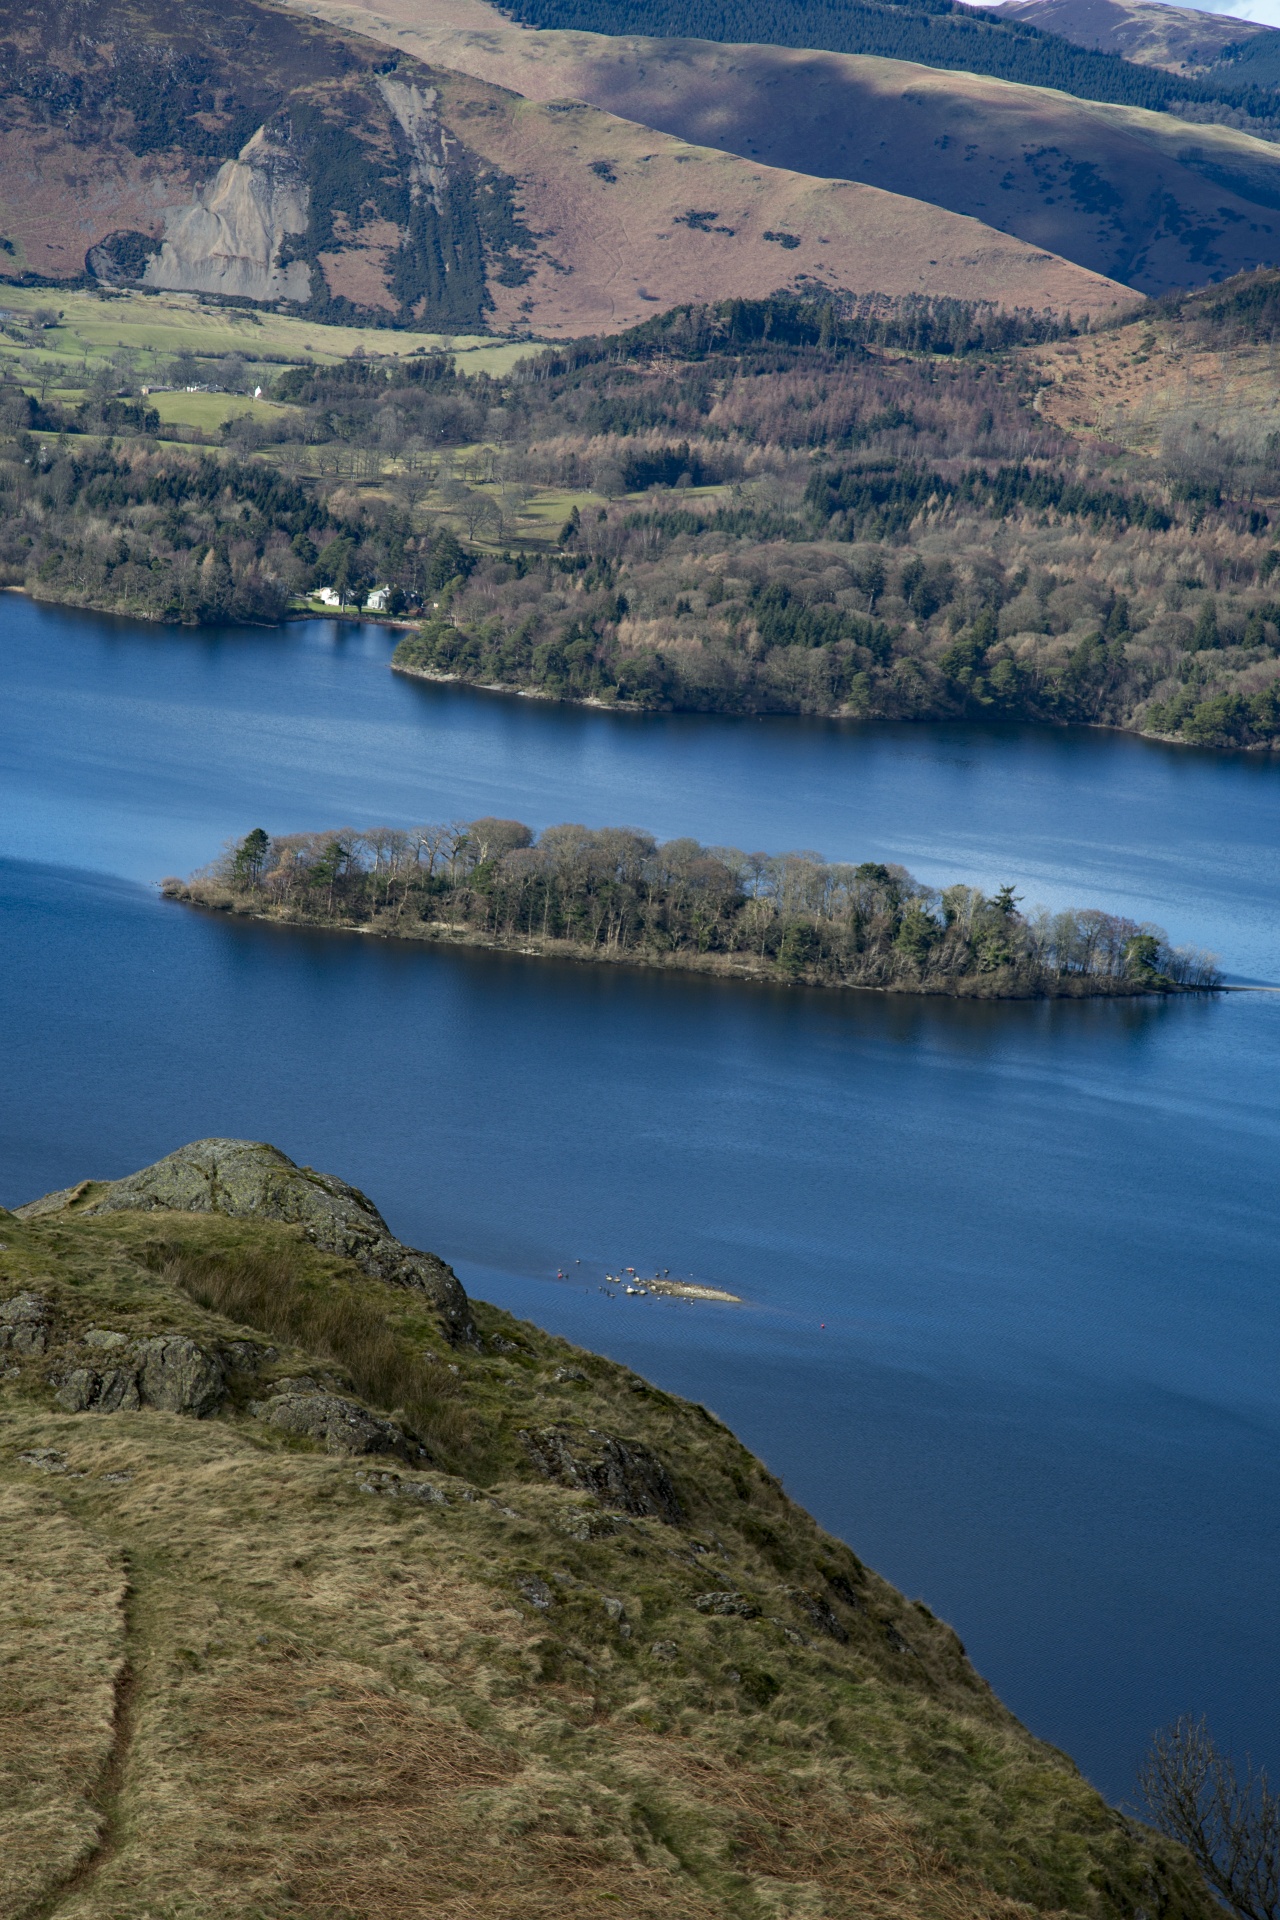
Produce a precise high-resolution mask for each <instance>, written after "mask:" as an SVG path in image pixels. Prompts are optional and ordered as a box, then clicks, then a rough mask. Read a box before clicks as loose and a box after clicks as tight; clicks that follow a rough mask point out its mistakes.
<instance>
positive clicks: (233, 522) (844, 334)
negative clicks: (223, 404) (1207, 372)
mask: <svg viewBox="0 0 1280 1920" xmlns="http://www.w3.org/2000/svg"><path fill="white" fill-rule="evenodd" d="M1150 311H1151V312H1153V313H1158V314H1159V315H1160V316H1161V324H1162V325H1166V326H1172V327H1175V328H1177V329H1179V330H1180V331H1181V333H1183V334H1185V335H1186V337H1187V338H1188V339H1190V340H1192V341H1193V342H1194V341H1196V340H1199V339H1200V338H1201V337H1206V338H1210V339H1217V340H1225V341H1230V340H1233V339H1237V338H1238V339H1239V340H1240V342H1241V343H1242V344H1248V343H1256V342H1258V341H1267V340H1269V339H1271V337H1272V336H1273V334H1274V333H1275V331H1276V328H1277V325H1278V324H1280V322H1278V315H1280V275H1276V274H1260V275H1252V276H1248V277H1246V278H1244V279H1243V280H1242V281H1240V282H1237V283H1234V284H1232V285H1228V286H1227V287H1225V288H1222V289H1214V290H1213V291H1212V292H1211V293H1208V294H1204V295H1198V296H1194V297H1191V298H1187V297H1183V298H1181V299H1179V300H1174V301H1169V302H1165V303H1162V305H1161V306H1160V307H1159V308H1153V309H1151V310H1150ZM1144 324H1146V323H1144V322H1141V321H1139V322H1135V323H1133V333H1132V338H1133V348H1132V357H1134V358H1139V359H1140V358H1141V357H1142V354H1141V351H1140V349H1141V348H1142V334H1141V332H1140V328H1141V327H1142V326H1143V325H1144ZM1064 331H1065V329H1064V327H1063V326H1061V325H1058V326H1053V325H1050V324H1049V323H1047V322H1046V321H1044V320H1043V318H1040V317H1036V316H1017V315H1003V314H998V313H995V312H993V311H991V310H984V309H981V308H977V309H975V308H972V307H966V306H963V305H962V304H960V303H957V302H940V301H914V302H912V301H899V302H891V301H884V300H879V301H877V300H866V301H861V302H850V303H846V304H845V305H844V306H843V307H841V306H839V305H838V304H836V303H832V302H831V301H822V302H818V301H806V300H801V299H795V298H790V297H787V298H781V297H780V298H776V299H774V300H772V301H759V302H744V301H734V302H726V303H724V304H723V305H722V306H719V307H714V308H700V309H686V310H683V311H681V312H677V313H675V314H672V315H665V316H662V317H661V318H660V319H658V320H655V321H653V322H649V323H647V324H646V325H645V326H642V327H638V328H636V329H635V330H633V332H631V333H629V334H624V335H621V336H617V337H614V338H609V339H601V340H591V341H583V342H579V343H577V344H576V345H573V346H569V347H557V348H554V349H551V350H547V351H544V352H540V353H534V354H532V355H531V356H530V357H529V358H527V359H525V360H523V361H519V362H517V363H516V365H515V367H514V368H513V370H512V371H511V372H510V373H509V374H508V375H506V376H504V377H503V378H501V379H499V378H494V377H490V376H488V375H484V374H479V375H467V374H465V373H463V372H461V371H459V369H458V366H457V365H456V363H455V361H454V359H453V357H452V356H451V355H450V354H448V353H446V352H435V353H422V354H418V355H412V356H409V357H406V358H404V359H399V358H394V357H386V358H382V357H374V356H362V357H352V358H351V359H349V360H346V361H344V362H341V363H339V364H337V365H327V366H326V365H319V364H316V363H311V362H309V363H307V364H302V365H296V364H295V365H289V366H284V367H281V366H275V367H262V368H261V369H259V370H258V371H257V372H253V371H250V370H247V369H246V367H245V366H244V364H243V363H241V364H240V365H239V366H237V365H235V364H233V363H230V362H227V363H222V364H219V363H216V362H205V363H198V362H196V361H195V360H191V359H189V364H187V365H186V366H185V367H184V368H182V369H180V373H181V375H182V377H184V378H190V377H192V376H194V377H196V378H198V379H201V380H203V381H207V382H209V383H210V384H214V383H217V384H221V385H223V386H224V387H226V388H235V387H237V386H239V387H241V388H243V387H244V386H245V385H246V384H247V383H248V382H249V381H250V380H254V381H258V380H261V381H264V382H266V383H267V390H268V393H269V395H270V397H271V400H272V402H273V404H272V405H271V406H270V408H269V409H267V408H259V409H257V410H256V411H254V412H251V413H245V414H244V415H242V416H241V417H238V418H232V419H231V420H230V422H229V424H228V425H227V426H226V427H225V428H224V429H223V430H222V432H221V434H220V435H219V436H217V437H216V443H215V441H214V440H212V439H211V437H210V436H209V435H207V434H204V433H201V432H200V431H199V430H197V429H190V430H183V429H164V430H163V432H162V429H161V427H160V423H159V420H158V416H157V412H156V407H155V404H154V396H149V395H147V394H144V393H142V392H141V391H140V390H139V389H138V386H137V383H136V380H135V381H133V382H131V381H130V380H129V379H128V378H122V371H125V370H122V368H121V367H120V366H119V365H112V366H110V367H107V368H103V369H100V370H99V371H98V372H96V373H95V374H94V375H93V376H92V377H91V378H90V379H89V380H88V382H87V383H85V382H83V380H82V384H81V386H80V387H79V388H77V389H76V390H74V391H67V390H65V389H63V390H55V389H54V388H53V387H52V386H50V384H49V382H48V381H47V380H43V379H42V380H41V381H40V382H38V383H36V382H33V381H31V380H29V379H28V380H22V381H20V380H19V379H17V378H15V377H14V375H13V374H12V373H10V374H9V375H8V376H7V379H6V382H5V384H4V385H3V386H0V501H2V502H3V509H4V510H3V516H2V517H0V584H7V585H22V586H25V587H26V588H27V589H28V590H29V591H31V592H33V593H34V594H36V595H37V596H40V597H44V598H48V599H53V600H58V601H63V602H69V603H72V604H80V605H85V606H95V607H103V608H108V609H112V610H115V611H119V612H122V613H130V614H136V615H142V616H145V617H149V618H154V619H162V620H175V621H188V622H200V621H218V620H226V619H239V620H251V621H263V622H268V621H273V620H276V619H278V618H280V617H281V616H282V615H283V614H284V613H285V612H286V611H288V610H290V609H292V608H299V607H302V606H305V605H306V604H307V603H308V596H309V595H312V594H314V593H315V592H316V591H318V590H320V589H325V590H327V591H328V592H329V593H330V594H331V595H334V596H336V597H337V599H338V600H340V601H341V602H342V603H344V604H345V605H348V606H350V607H353V608H355V607H360V606H362V605H363V603H364V600H365V598H366V597H367V596H368V594H369V593H370V591H371V590H372V589H373V588H375V587H380V588H382V589H384V590H385V592H384V594H383V596H381V599H380V604H381V606H382V608H383V610H384V611H385V612H387V613H388V614H390V615H392V616H395V615H397V614H399V615H401V616H403V617H404V619H405V620H406V624H407V626H408V631H407V633H406V636H405V638H404V641H403V643H402V645H401V646H400V648H399V650H398V653H397V659H396V664H397V665H398V666H399V667H401V668H402V669H404V670H406V671H410V672H418V673H423V674H427V675H437V676H438V675H444V676H449V677H457V678H462V679H466V680H470V681H473V682H477V683H480V684H484V685H492V686H500V687H512V688H520V689H524V690H536V691H539V692H543V693H546V694H550V695H553V696H555V697H558V698H567V699H589V700H600V701H605V702H624V703H628V704H630V705H633V706H637V707H641V708H646V707H647V708H660V709H683V710H694V711H724V712H735V713H757V714H758V713H810V714H831V715H842V716H847V717H851V718H862V719H877V718H890V719H935V718H945V717H958V716H964V715H975V714H986V715H996V716H1005V717H1009V718H1017V719H1024V720H1036V721H1084V722H1090V723H1095V724H1104V725H1111V726H1123V727H1130V728H1138V729H1146V730H1147V731H1150V732H1156V733H1160V734H1164V735H1168V736H1171V737H1175V738H1178V739H1180V740H1184V741H1187V742H1192V743H1198V744H1203V745H1217V746H1223V745H1228V746H1231V745H1234V746H1266V745H1270V744H1272V743H1275V742H1280V580H1277V578H1276V569H1277V564H1278V563H1280V546H1278V545H1277V543H1276V526H1275V525H1274V524H1273V521H1274V518H1275V515H1276V512H1277V511H1278V508H1277V501H1276V492H1277V489H1276V484H1275V477H1274V470H1275V464H1276V462H1275V449H1274V448H1273V447H1272V446H1271V445H1270V443H1269V442H1266V441H1263V440H1260V439H1259V436H1258V434H1257V433H1256V432H1254V431H1253V429H1252V427H1251V426H1250V425H1249V424H1248V422H1246V423H1245V424H1244V425H1243V426H1240V427H1239V428H1238V429H1237V428H1236V427H1232V426H1231V425H1230V423H1227V424H1226V425H1221V424H1220V425H1219V426H1218V427H1215V429H1214V430H1213V431H1212V432H1204V433H1201V432H1198V431H1197V432H1194V433H1193V432H1187V433H1177V434H1166V436H1165V438H1164V439H1163V441H1162V442H1161V444H1160V446H1159V447H1158V448H1157V449H1155V450H1154V451H1153V452H1152V453H1151V454H1149V455H1144V456H1141V457H1139V456H1137V455H1133V454H1129V453H1124V452H1123V451H1122V450H1119V449H1108V448H1107V447H1105V446H1103V445H1102V444H1100V443H1099V442H1097V441H1091V442H1088V443H1086V442H1084V441H1082V440H1080V439H1078V438H1073V437H1071V436H1070V435H1068V434H1067V433H1065V432H1064V431H1062V430H1060V429H1059V428H1057V427H1055V426H1054V425H1053V424H1052V422H1051V421H1050V420H1049V419H1048V418H1047V417H1046V415H1045V414H1044V413H1043V412H1041V411H1040V410H1039V409H1038V406H1037V399H1038V394H1039V391H1040V388H1041V385H1042V382H1043V379H1044V374H1043V372H1042V370H1041V367H1040V363H1039V361H1038V360H1037V358H1036V356H1037V354H1038V353H1041V352H1046V351H1049V350H1050V347H1052V348H1053V350H1054V351H1058V350H1062V351H1072V352H1074V350H1075V349H1074V348H1073V347H1072V346H1071V341H1070V337H1069V336H1068V337H1067V339H1066V340H1065V341H1064V340H1063V339H1061V338H1059V339H1058V341H1057V342H1056V344H1055V343H1054V341H1053V336H1054V335H1055V334H1057V335H1058V336H1062V335H1063V333H1064ZM1125 337H1126V338H1128V336H1127V335H1126V336H1125ZM1046 342H1048V345H1047V344H1046Z"/></svg>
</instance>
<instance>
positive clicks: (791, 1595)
mask: <svg viewBox="0 0 1280 1920" xmlns="http://www.w3.org/2000/svg"><path fill="white" fill-rule="evenodd" d="M787 1598H788V1600H790V1602H791V1604H792V1606H793V1607H796V1608H798V1609H799V1611H800V1612H801V1613H802V1614H803V1615H804V1617H805V1619H806V1620H807V1621H808V1622H809V1625H810V1626H811V1627H813V1628H815V1629H816V1631H817V1632H818V1633H825V1634H826V1635H827V1637H828V1638H829V1639H831V1640H839V1641H840V1642H841V1644H842V1645H843V1644H844V1643H845V1642H846V1641H847V1640H848V1638H849V1634H848V1630H847V1628H846V1627H845V1626H844V1623H843V1622H842V1621H841V1620H840V1618H839V1616H838V1615H837V1614H836V1612H835V1610H834V1608H833V1607H832V1606H831V1603H830V1602H829V1601H827V1600H824V1599H823V1598H822V1596H821V1595H820V1594H816V1593H806V1592H805V1591H804V1590H803V1588H801V1587H788V1588H787Z"/></svg>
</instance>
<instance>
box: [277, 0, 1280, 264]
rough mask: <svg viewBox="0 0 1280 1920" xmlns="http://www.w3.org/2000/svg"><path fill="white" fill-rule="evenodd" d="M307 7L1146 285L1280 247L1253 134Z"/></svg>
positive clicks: (481, 15) (499, 25)
mask: <svg viewBox="0 0 1280 1920" xmlns="http://www.w3.org/2000/svg"><path fill="white" fill-rule="evenodd" d="M295 4H298V5H299V6H300V7H301V9H302V10H303V11H305V12H308V13H309V14H311V15H312V16H313V17H320V18H324V19H326V20H330V21H332V22H333V23H334V24H335V25H337V26H339V27H341V28H343V29H345V30H348V31H351V30H354V31H356V32H363V33H367V34H369V35H371V36H373V37H375V38H377V39H379V40H381V41H382V42H384V43H385V44H387V45H390V46H394V47H397V48H400V49H402V50H403V51H405V52H406V53H412V54H415V55H416V56H417V57H418V58H419V59H422V60H425V61H430V62H432V63H434V64H436V65H438V66H442V67H451V68H455V69H459V70H462V71H465V72H467V73H472V74H475V75H477V76H478V77H480V78H482V79H484V80H486V81H488V82H490V83H491V84H495V85H498V86H503V87H509V88H511V89H513V90H514V91H516V92H518V93H520V94H523V95H524V96H525V97H526V98H527V99H529V100H536V101H541V102H543V103H544V104H546V105H548V106H550V107H551V108H552V109H553V110H555V109H556V107H557V103H561V104H562V103H564V102H567V101H589V102H590V103H591V104H592V105H593V106H595V107H597V108H600V109H603V110H606V111H607V112H609V113H612V114H615V115H617V116H619V118H620V119H622V120H625V121H634V122H638V123H639V124H640V125H642V126H647V127H653V128H657V129H660V130H661V131H662V132H663V133H666V134H669V135H673V136H675V137H677V138H681V139H685V140H688V141H690V142H693V143H695V144H696V145H698V146H699V147H704V148H707V147H710V148H718V149H719V150H720V151H721V152H726V153H733V154H737V155H739V156H740V157H742V158H744V159H748V160H753V161H757V162H761V163H764V164H766V165H768V166H770V167H776V168H781V169H785V170H787V171H789V172H794V173H801V174H812V175H815V176H817V177H819V178H825V179H834V180H857V181H862V182H864V183H865V184H867V185H869V186H875V187H880V188H882V189H884V190H885V191H886V192H891V193H899V194H905V195H907V196H909V197H910V199H912V200H913V201H916V202H921V201H923V202H927V203H930V204H931V205H933V206H935V207H939V208H945V209H947V210H948V211H949V212H951V213H959V214H965V215H968V216H969V217H970V218H971V219H976V220H981V221H982V222H983V223H984V224H985V225H986V226H987V227H990V228H995V229H997V230H998V231H1001V232H1004V233H1007V234H1011V235H1016V236H1017V238H1018V239H1019V240H1021V241H1024V242H1026V243H1027V244H1028V245H1031V246H1039V247H1043V248H1044V249H1045V250H1046V251H1047V252H1051V253H1054V254H1058V255H1061V256H1062V257H1063V258H1066V259H1070V260H1074V261H1075V262H1076V263H1077V264H1078V265H1080V266H1083V267H1088V268H1089V269H1090V270H1091V271H1093V272H1095V273H1102V274H1105V275H1107V276H1108V278H1110V279H1112V280H1118V281H1121V282H1123V283H1124V284H1126V285H1129V286H1133V287H1136V288H1139V289H1140V290H1141V291H1142V292H1144V293H1152V294H1159V293H1164V292H1166V291H1169V290H1170V289H1175V288H1183V287H1191V286H1199V285H1203V284H1204V282H1205V281H1207V280H1220V279H1226V278H1228V277H1229V276H1230V275H1232V274H1234V273H1239V272H1242V271H1247V270H1249V269H1252V268H1254V267H1257V266H1260V265H1267V264H1269V263H1270V262H1271V261H1273V260H1274V259H1276V258H1277V257H1278V256H1280V145H1276V144H1273V143H1272V142H1270V141H1265V140H1260V139H1257V138H1255V137H1253V136H1251V135H1249V134H1247V133H1243V132H1241V131H1238V130H1237V129H1235V128H1231V127H1220V126H1202V125H1198V126H1192V125H1190V124H1189V123H1188V122H1186V121H1183V120H1179V119H1177V118H1176V117H1174V116H1173V115H1171V114H1167V113H1152V112H1149V111H1146V110H1145V109H1141V108H1136V107H1127V106H1115V105H1110V106H1109V105H1104V104H1101V103H1098V102H1094V101H1083V100H1078V99H1075V98H1074V97H1072V96H1071V95H1070V94H1066V93H1062V92H1053V91H1050V90H1048V89H1046V88H1041V87H1029V86H1022V85H1016V84H1014V83H1013V82H1011V81H1007V80H999V79H993V78H990V77H988V76H984V75H979V74H969V73H952V72H947V71H943V70H940V69H936V68H931V67H926V66H921V65H917V64H913V63H911V62H908V61H903V60H884V59H873V58H871V57H870V56H866V55H851V54H838V53H824V52H820V51H815V50H812V49H810V50H803V49H796V48H789V47H771V46H759V45H756V46H725V45H721V44H718V43H716V42H713V41H707V40H701V41H699V40H680V41H673V40H652V39H642V38H639V37H637V36H631V37H627V38H611V37H609V36H607V35H602V34H595V33H591V34H588V33H569V32H551V31H546V32H543V31H538V32H533V31H529V30H528V29H521V28H517V27H513V26H511V25H510V23H509V22H507V21H506V20H504V19H503V17H502V16H501V15H500V14H498V13H497V11H496V9H495V8H493V7H490V6H487V5H484V4H483V0H468V4H467V5H466V7H465V9H463V10H459V8H458V7H456V6H455V5H454V4H452V0H370V3H369V4H361V3H360V0H295ZM1276 37H1277V40H1280V36H1276ZM503 164H506V163H505V162H504V163H503ZM705 204H706V205H707V206H708V207H712V206H715V205H716V204H717V203H716V201H715V200H714V199H710V200H708V201H707V202H706V203H705ZM712 224H715V223H712ZM730 224H732V223H730ZM772 224H773V226H774V229H775V230H777V228H778V226H780V225H781V226H783V227H785V226H786V222H777V221H775V222H773V223H772ZM799 230H800V229H798V228H797V229H796V231H799ZM929 252H930V253H933V252H934V249H932V248H930V249H929ZM885 290H886V291H887V290H888V289H885ZM895 290H897V289H896V288H895ZM953 290H954V291H956V292H957V293H958V292H960V291H961V289H960V288H959V287H958V286H957V287H955V288H954V289H953Z"/></svg>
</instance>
